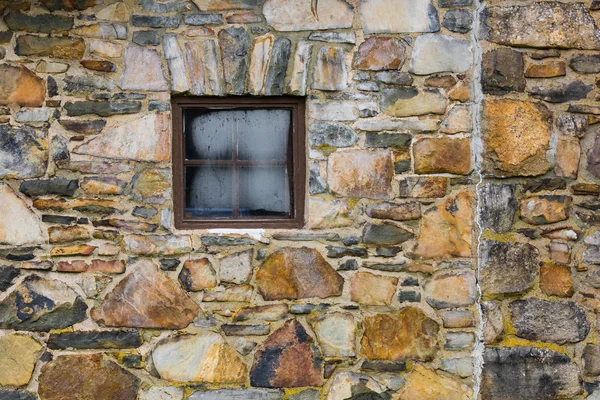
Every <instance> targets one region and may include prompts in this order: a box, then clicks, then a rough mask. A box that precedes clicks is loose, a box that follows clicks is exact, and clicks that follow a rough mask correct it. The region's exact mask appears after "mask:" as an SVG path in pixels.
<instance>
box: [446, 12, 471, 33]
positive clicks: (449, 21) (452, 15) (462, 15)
mask: <svg viewBox="0 0 600 400" xmlns="http://www.w3.org/2000/svg"><path fill="white" fill-rule="evenodd" d="M442 25H444V26H445V27H446V28H447V29H448V30H451V31H452V32H458V33H467V32H469V31H470V30H471V29H472V27H473V14H471V11H469V10H465V9H457V10H450V11H448V12H447V13H446V15H444V20H443V21H442Z"/></svg>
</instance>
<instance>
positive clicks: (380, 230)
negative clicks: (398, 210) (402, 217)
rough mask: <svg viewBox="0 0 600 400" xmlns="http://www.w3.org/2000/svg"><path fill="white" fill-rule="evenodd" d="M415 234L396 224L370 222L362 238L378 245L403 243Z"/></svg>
mask: <svg viewBox="0 0 600 400" xmlns="http://www.w3.org/2000/svg"><path fill="white" fill-rule="evenodd" d="M413 236H414V235H413V234H412V233H411V232H409V231H407V230H406V229H403V228H401V227H399V226H397V225H394V224H389V223H386V224H370V223H367V224H366V225H365V228H364V231H363V236H362V240H363V243H367V244H376V245H394V244H401V243H404V242H406V241H407V240H409V239H411V238H412V237H413Z"/></svg>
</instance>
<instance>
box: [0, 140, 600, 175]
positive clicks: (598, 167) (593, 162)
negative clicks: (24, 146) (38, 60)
mask: <svg viewBox="0 0 600 400" xmlns="http://www.w3.org/2000/svg"><path fill="white" fill-rule="evenodd" d="M0 132H1V131H0ZM0 148H1V146H0ZM587 170H588V171H589V172H590V173H591V174H592V175H594V176H595V177H597V178H600V132H599V133H596V137H595V138H594V144H593V146H592V148H590V149H589V150H588V152H587Z"/></svg>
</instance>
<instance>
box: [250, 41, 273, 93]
mask: <svg viewBox="0 0 600 400" xmlns="http://www.w3.org/2000/svg"><path fill="white" fill-rule="evenodd" d="M273 42H275V36H273V35H272V34H270V33H268V34H266V35H264V36H259V37H257V38H256V39H254V42H253V43H252V51H251V53H250V66H249V68H248V92H249V93H250V94H255V95H258V94H264V89H265V80H266V78H267V71H268V69H269V62H270V60H271V52H272V50H273Z"/></svg>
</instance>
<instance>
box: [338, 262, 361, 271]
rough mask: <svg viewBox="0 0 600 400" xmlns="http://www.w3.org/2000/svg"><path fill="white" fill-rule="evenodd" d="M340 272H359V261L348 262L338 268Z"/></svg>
mask: <svg viewBox="0 0 600 400" xmlns="http://www.w3.org/2000/svg"><path fill="white" fill-rule="evenodd" d="M337 270H338V271H357V270H358V261H356V260H346V261H344V262H342V263H340V265H338V267H337Z"/></svg>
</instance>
